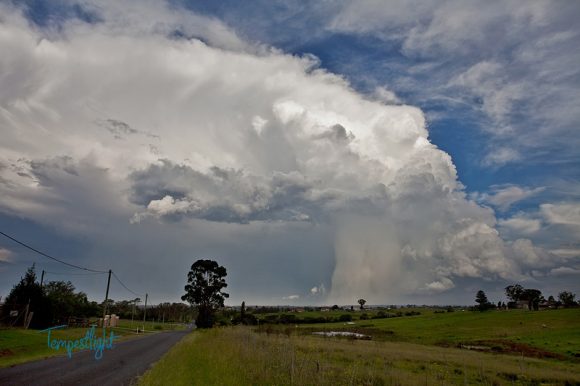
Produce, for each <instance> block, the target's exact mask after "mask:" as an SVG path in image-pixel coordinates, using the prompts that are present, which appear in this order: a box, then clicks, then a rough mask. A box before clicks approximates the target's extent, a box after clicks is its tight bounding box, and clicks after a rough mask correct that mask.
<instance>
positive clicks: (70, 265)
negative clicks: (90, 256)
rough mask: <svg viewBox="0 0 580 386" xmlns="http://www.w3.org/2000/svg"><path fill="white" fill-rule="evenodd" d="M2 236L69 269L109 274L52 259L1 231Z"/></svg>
mask: <svg viewBox="0 0 580 386" xmlns="http://www.w3.org/2000/svg"><path fill="white" fill-rule="evenodd" d="M0 235H2V236H4V237H7V238H9V239H10V240H12V241H14V242H15V243H18V244H20V245H22V246H23V247H25V248H28V249H30V250H31V251H34V252H36V253H38V254H39V255H42V256H44V257H47V258H49V259H51V260H54V261H57V262H59V263H61V264H64V265H68V266H69V267H73V268H77V269H82V270H83V271H89V272H95V273H108V272H107V271H98V270H96V269H90V268H85V267H81V266H79V265H75V264H71V263H67V262H66V261H62V260H60V259H57V258H56V257H52V256H50V255H49V254H46V253H44V252H41V251H39V250H38V249H36V248H33V247H31V246H30V245H28V244H26V243H23V242H22V241H19V240H17V239H15V238H14V237H12V236H10V235H7V234H6V233H4V232H2V231H0Z"/></svg>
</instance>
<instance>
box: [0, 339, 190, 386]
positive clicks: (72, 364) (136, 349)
mask: <svg viewBox="0 0 580 386" xmlns="http://www.w3.org/2000/svg"><path fill="white" fill-rule="evenodd" d="M189 331H190V330H187V331H170V332H162V333H157V334H151V335H148V336H145V337H143V338H135V339H132V340H128V341H125V342H120V343H114V344H113V348H112V349H105V350H104V352H103V356H102V358H101V359H100V360H96V359H95V353H94V351H83V352H78V353H73V355H72V358H69V357H68V356H64V357H61V356H59V357H55V358H49V359H45V360H41V361H36V362H30V363H25V364H22V365H18V366H14V367H9V368H4V369H0V385H2V386H8V385H18V386H21V385H129V384H131V381H133V380H134V379H135V378H136V377H137V376H139V375H141V374H143V373H144V372H145V371H146V370H147V369H148V368H149V366H150V365H151V364H153V363H154V362H155V361H157V360H158V359H159V358H161V356H162V355H163V354H164V353H165V352H167V351H168V350H169V349H170V348H171V347H172V346H173V345H174V344H175V343H177V342H178V341H179V340H181V338H183V337H184V336H185V335H186V334H187V333H188V332H189Z"/></svg>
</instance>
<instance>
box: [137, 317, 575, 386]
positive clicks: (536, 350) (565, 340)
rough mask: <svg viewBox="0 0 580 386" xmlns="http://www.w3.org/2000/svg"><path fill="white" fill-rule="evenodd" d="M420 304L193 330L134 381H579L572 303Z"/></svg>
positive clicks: (177, 383)
mask: <svg viewBox="0 0 580 386" xmlns="http://www.w3.org/2000/svg"><path fill="white" fill-rule="evenodd" d="M421 312H422V313H421V315H418V316H409V317H400V318H389V319H372V320H356V317H355V321H354V323H355V324H345V323H325V324H313V325H304V324H296V325H288V324H286V325H281V324H277V325H265V326H264V325H262V326H260V327H225V328H216V329H213V330H209V331H195V332H193V333H192V334H190V335H188V336H187V338H185V339H184V340H183V341H182V342H180V343H179V344H178V345H177V346H175V347H174V348H173V349H172V350H171V351H170V352H169V353H168V354H166V355H165V356H164V357H163V358H162V360H160V361H159V362H158V363H157V364H156V365H155V366H154V367H153V368H152V369H151V370H150V371H148V372H147V373H146V374H145V375H144V376H143V377H142V378H141V380H140V384H141V385H165V384H173V385H337V384H344V385H426V384H427V385H431V384H436V385H439V384H442V385H445V384H458V385H465V384H487V385H504V384H506V385H580V359H579V358H578V356H580V355H578V354H579V353H580V309H563V310H550V311H539V312H530V311H519V310H514V311H490V312H484V313H480V312H469V311H465V312H461V311H457V312H450V313H434V312H433V310H428V309H424V310H421ZM325 314H326V313H325ZM357 314H359V313H354V315H353V316H356V315H357ZM312 316H313V317H316V316H317V315H314V314H313V315H312ZM325 330H333V331H334V330H347V331H358V332H362V333H366V334H370V335H371V336H372V340H352V339H345V338H324V337H317V336H312V334H311V333H312V332H313V331H325ZM460 347H463V348H460ZM467 348H469V349H467Z"/></svg>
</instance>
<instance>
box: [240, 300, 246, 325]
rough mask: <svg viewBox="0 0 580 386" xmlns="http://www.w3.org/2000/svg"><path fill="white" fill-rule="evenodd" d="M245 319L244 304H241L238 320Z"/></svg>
mask: <svg viewBox="0 0 580 386" xmlns="http://www.w3.org/2000/svg"><path fill="white" fill-rule="evenodd" d="M245 317H246V302H242V308H241V309H240V318H241V319H242V321H243V320H244V319H245Z"/></svg>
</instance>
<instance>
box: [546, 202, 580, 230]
mask: <svg viewBox="0 0 580 386" xmlns="http://www.w3.org/2000/svg"><path fill="white" fill-rule="evenodd" d="M540 213H541V214H542V216H543V217H544V219H545V221H546V222H547V223H549V224H553V225H568V226H572V227H580V204H577V203H559V204H542V205H540Z"/></svg>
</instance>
